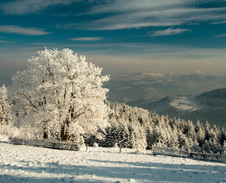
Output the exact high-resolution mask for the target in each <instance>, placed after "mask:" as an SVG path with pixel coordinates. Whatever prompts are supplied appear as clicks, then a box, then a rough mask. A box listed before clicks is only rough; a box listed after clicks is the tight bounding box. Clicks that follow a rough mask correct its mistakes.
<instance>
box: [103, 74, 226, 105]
mask: <svg viewBox="0 0 226 183" xmlns="http://www.w3.org/2000/svg"><path fill="white" fill-rule="evenodd" d="M105 87H107V88H109V89H110V92H109V93H108V99H109V100H110V101H117V102H125V103H128V102H134V101H136V102H137V101H139V100H150V101H156V100H159V99H161V98H163V97H166V96H178V95H183V96H187V95H192V96H196V95H199V94H201V93H203V92H206V91H211V90H214V89H218V88H226V76H207V75H201V74H194V75H176V74H153V73H126V74H120V75H116V76H112V77H111V78H110V81H109V82H108V83H106V84H105Z"/></svg>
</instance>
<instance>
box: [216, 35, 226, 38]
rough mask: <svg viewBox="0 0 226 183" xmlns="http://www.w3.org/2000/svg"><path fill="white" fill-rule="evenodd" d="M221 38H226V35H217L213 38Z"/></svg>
mask: <svg viewBox="0 0 226 183" xmlns="http://www.w3.org/2000/svg"><path fill="white" fill-rule="evenodd" d="M221 37H226V34H219V35H216V36H215V38H221Z"/></svg>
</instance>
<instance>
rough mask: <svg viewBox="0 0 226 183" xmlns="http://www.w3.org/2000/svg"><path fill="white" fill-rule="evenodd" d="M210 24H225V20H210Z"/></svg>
mask: <svg viewBox="0 0 226 183" xmlns="http://www.w3.org/2000/svg"><path fill="white" fill-rule="evenodd" d="M211 24H226V20H224V21H220V22H212V23H211Z"/></svg>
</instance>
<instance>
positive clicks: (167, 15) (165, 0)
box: [65, 0, 226, 30]
mask: <svg viewBox="0 0 226 183" xmlns="http://www.w3.org/2000/svg"><path fill="white" fill-rule="evenodd" d="M216 1H219V0H216ZM84 14H99V15H104V16H100V18H99V19H96V20H92V21H87V22H85V23H84V22H83V24H79V26H78V23H75V24H73V22H72V23H71V24H68V25H66V26H65V28H74V29H90V30H119V29H131V28H142V27H156V26H178V25H184V24H191V23H192V24H194V23H196V24H199V23H200V22H205V21H222V20H225V17H226V7H221V6H219V7H214V8H213V7H207V6H205V1H199V2H197V1H196V0H190V1H187V0H171V1H169V0H161V1H156V0H140V1H137V0H130V1H128V0H115V1H106V2H105V3H102V4H100V5H97V6H93V7H92V8H91V9H90V10H89V11H88V12H84Z"/></svg>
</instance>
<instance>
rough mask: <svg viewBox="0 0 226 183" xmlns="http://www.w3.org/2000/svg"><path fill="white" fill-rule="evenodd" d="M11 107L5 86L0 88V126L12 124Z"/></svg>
mask: <svg viewBox="0 0 226 183" xmlns="http://www.w3.org/2000/svg"><path fill="white" fill-rule="evenodd" d="M10 112H11V106H10V103H9V100H8V94H7V89H6V87H5V85H3V86H2V87H1V88H0V124H1V125H8V124H10V123H11V120H12V117H11V114H10Z"/></svg>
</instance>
